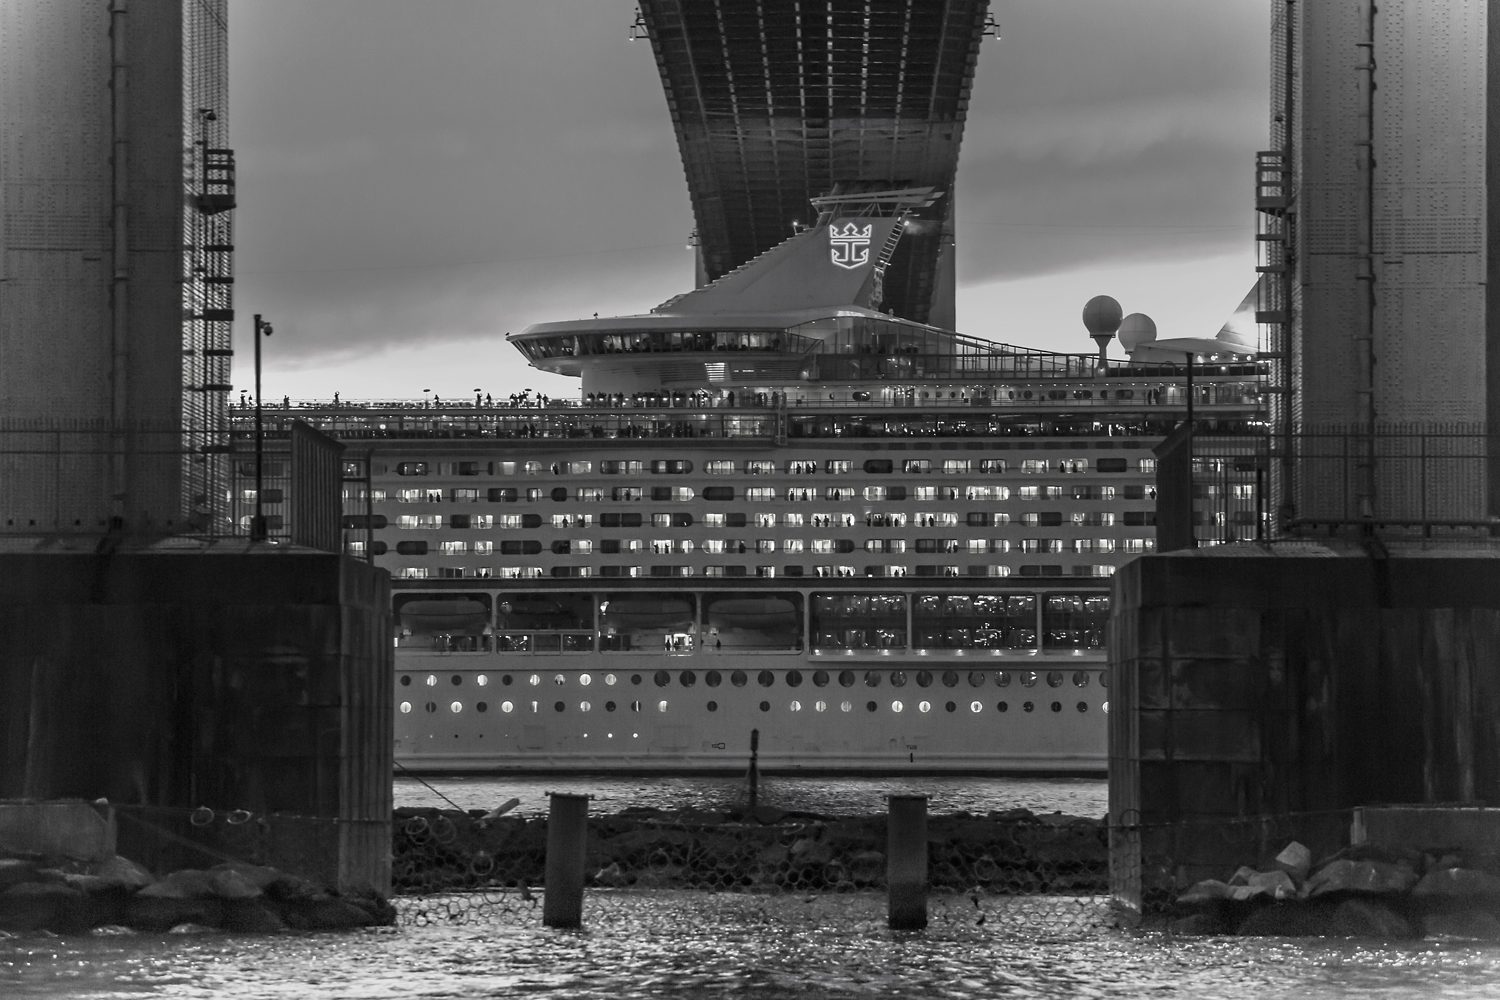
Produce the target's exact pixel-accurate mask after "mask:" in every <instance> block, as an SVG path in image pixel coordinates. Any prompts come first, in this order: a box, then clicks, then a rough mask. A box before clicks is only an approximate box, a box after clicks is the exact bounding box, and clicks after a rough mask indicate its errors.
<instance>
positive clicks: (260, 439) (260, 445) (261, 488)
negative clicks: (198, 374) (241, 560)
mask: <svg viewBox="0 0 1500 1000" xmlns="http://www.w3.org/2000/svg"><path fill="white" fill-rule="evenodd" d="M270 335H271V324H270V323H267V322H265V321H264V320H262V319H261V318H260V313H256V314H255V515H254V516H253V517H252V518H250V541H252V542H263V541H265V540H266V515H265V514H264V513H263V510H264V508H263V506H262V504H261V494H262V493H264V492H265V476H264V473H263V470H264V468H265V457H266V456H265V432H264V429H263V428H262V426H261V406H260V338H261V337H263V336H264V337H269V336H270Z"/></svg>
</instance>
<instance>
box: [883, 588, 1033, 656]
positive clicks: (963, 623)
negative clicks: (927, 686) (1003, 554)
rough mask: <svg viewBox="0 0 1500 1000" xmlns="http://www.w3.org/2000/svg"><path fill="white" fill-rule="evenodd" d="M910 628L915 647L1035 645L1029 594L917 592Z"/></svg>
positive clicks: (1026, 646) (1031, 647)
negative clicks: (914, 639)
mask: <svg viewBox="0 0 1500 1000" xmlns="http://www.w3.org/2000/svg"><path fill="white" fill-rule="evenodd" d="M912 631H913V632H914V633H915V636H916V646H917V648H919V649H1035V648H1036V639H1037V635H1036V596H1035V595H1033V594H917V595H915V597H914V598H913V602H912Z"/></svg>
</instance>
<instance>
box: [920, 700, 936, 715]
mask: <svg viewBox="0 0 1500 1000" xmlns="http://www.w3.org/2000/svg"><path fill="white" fill-rule="evenodd" d="M917 711H918V712H921V713H922V714H923V715H926V714H927V713H928V712H930V711H932V702H930V701H919V702H917Z"/></svg>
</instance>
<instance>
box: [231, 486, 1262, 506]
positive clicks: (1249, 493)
mask: <svg viewBox="0 0 1500 1000" xmlns="http://www.w3.org/2000/svg"><path fill="white" fill-rule="evenodd" d="M658 488H659V487H652V488H651V489H653V490H655V489H658ZM983 488H985V489H989V490H991V494H990V497H991V499H998V500H1009V499H1017V500H1061V499H1072V500H1115V499H1124V500H1148V499H1155V496H1156V491H1155V488H1154V487H1152V486H1145V485H1142V486H1123V487H1116V486H1018V487H1016V488H1015V489H1011V488H1010V487H1008V486H992V487H983ZM646 489H647V487H619V488H611V490H610V495H609V499H611V500H644V499H646V496H645V491H646ZM946 489H950V490H951V489H952V487H947V488H946ZM1204 489H1205V490H1206V492H1205V493H1204V495H1205V496H1217V495H1218V491H1219V487H1217V486H1209V487H1205V488H1204ZM1232 489H1233V491H1234V496H1235V498H1236V499H1252V498H1253V496H1254V486H1253V485H1241V484H1234V485H1233V486H1232ZM240 493H241V497H240V498H241V500H243V501H244V502H246V503H253V502H254V501H255V490H253V489H245V490H241V491H240ZM860 493H861V496H864V497H865V499H870V500H897V499H905V498H906V491H905V488H904V487H885V486H871V487H866V488H864V489H862V490H861V491H860ZM554 494H555V491H554V490H543V489H542V488H541V487H534V488H526V489H524V490H522V489H521V488H520V487H516V488H508V487H499V488H496V489H489V490H480V489H469V488H466V487H453V488H451V489H442V488H427V487H420V488H412V489H398V490H395V491H387V490H359V489H356V490H344V491H343V498H344V500H345V502H359V503H363V502H365V501H366V500H368V501H369V502H370V503H386V502H388V501H390V500H394V501H395V502H396V503H480V502H482V501H485V500H488V501H491V502H494V503H517V502H519V501H521V500H525V501H527V502H528V503H536V502H539V501H542V500H548V499H551V498H552V497H553V495H554ZM967 494H968V490H967V488H965V491H964V495H965V496H967ZM583 495H584V494H581V493H579V492H578V491H575V493H574V494H573V496H574V498H575V499H579V498H580V497H581V496H583ZM587 495H590V496H591V495H592V494H587ZM1195 495H1197V494H1195ZM653 496H654V493H653ZM566 497H567V494H564V499H566ZM662 499H667V500H670V499H671V493H670V492H669V493H667V494H666V495H664V496H663V497H662ZM955 499H956V498H955ZM281 500H282V495H281V491H280V490H267V491H266V500H265V502H266V503H280V502H281Z"/></svg>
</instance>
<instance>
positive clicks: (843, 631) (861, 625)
mask: <svg viewBox="0 0 1500 1000" xmlns="http://www.w3.org/2000/svg"><path fill="white" fill-rule="evenodd" d="M812 635H813V648H814V649H815V650H818V651H827V650H839V649H900V648H904V647H905V646H906V595H904V594H838V593H834V594H814V595H813V598H812Z"/></svg>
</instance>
